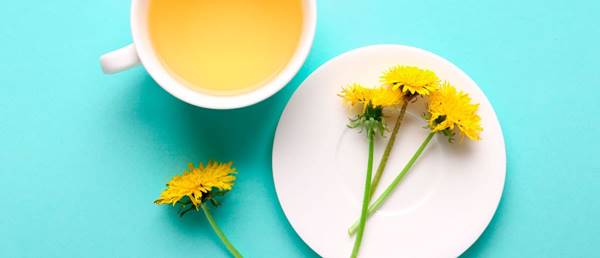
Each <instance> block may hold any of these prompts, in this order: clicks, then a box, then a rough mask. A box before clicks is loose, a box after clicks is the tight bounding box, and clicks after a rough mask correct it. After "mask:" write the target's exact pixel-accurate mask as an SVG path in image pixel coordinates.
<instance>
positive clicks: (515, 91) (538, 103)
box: [0, 0, 600, 257]
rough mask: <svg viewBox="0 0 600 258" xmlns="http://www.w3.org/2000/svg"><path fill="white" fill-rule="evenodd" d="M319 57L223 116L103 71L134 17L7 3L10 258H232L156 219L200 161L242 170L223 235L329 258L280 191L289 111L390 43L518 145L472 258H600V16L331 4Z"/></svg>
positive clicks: (563, 10)
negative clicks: (327, 74) (276, 174)
mask: <svg viewBox="0 0 600 258" xmlns="http://www.w3.org/2000/svg"><path fill="white" fill-rule="evenodd" d="M318 8H319V16H318V17H319V21H318V26H317V34H316V37H315V41H314V46H313V49H312V52H311V54H310V56H309V57H308V59H307V60H306V63H305V65H304V66H303V68H302V69H301V71H300V72H299V74H298V75H297V76H296V77H295V78H294V80H293V81H292V82H291V83H290V84H289V85H288V86H287V87H286V88H285V89H283V90H282V91H281V92H279V93H278V94H276V95H275V96H273V97H272V98H270V99H268V100H266V101H264V102H262V103H260V104H258V105H255V106H252V107H248V108H245V109H240V110H230V111H213V110H205V109H201V108H197V107H194V106H190V105H188V104H185V103H183V102H181V101H178V100H177V99H175V98H174V97H172V96H170V95H168V94H167V93H166V92H165V91H163V90H162V89H161V88H160V87H158V86H157V85H156V84H155V83H154V82H153V81H152V79H151V78H150V77H149V76H148V75H147V73H146V72H145V71H144V70H143V69H142V68H139V67H138V68H135V69H133V70H131V71H128V72H124V73H121V74H118V75H114V76H105V75H103V74H102V73H101V72H100V67H99V65H98V57H99V56H100V55H101V54H102V53H104V52H106V51H109V50H112V49H114V48H117V47H120V46H123V45H125V44H127V43H129V42H130V41H131V36H130V32H129V17H128V14H129V1H123V0H102V1H66V0H56V1H3V2H2V3H1V7H0V196H1V199H2V200H1V204H2V205H1V209H2V212H1V213H0V257H227V255H226V251H225V249H224V248H223V247H222V245H221V244H220V243H219V242H218V239H217V238H216V237H215V236H214V234H213V232H212V231H211V230H210V228H209V226H208V223H207V222H206V221H205V219H204V218H203V217H202V216H201V214H193V215H191V216H188V215H186V216H185V217H184V218H181V219H180V218H178V217H177V215H176V214H175V209H172V208H169V207H156V206H155V205H154V204H153V203H152V201H153V200H154V199H155V197H157V196H158V194H159V193H160V191H161V190H162V189H163V186H164V183H165V182H167V181H168V180H169V179H170V178H171V177H172V176H173V175H174V174H176V173H179V172H181V171H182V169H183V168H184V167H185V166H186V163H187V162H189V161H195V162H197V161H206V160H208V159H220V160H233V161H235V165H236V166H237V168H238V169H239V171H240V174H239V180H238V182H237V187H236V188H235V190H234V191H233V192H231V193H230V194H229V195H228V196H226V198H224V205H223V206H222V207H220V208H219V209H218V210H216V211H215V212H214V213H215V217H216V219H217V222H218V223H219V224H220V225H221V226H222V228H223V229H224V231H225V232H227V234H228V235H229V237H230V239H231V240H232V241H233V242H234V243H235V244H236V245H237V247H238V248H239V249H240V250H241V251H242V253H244V254H245V255H247V256H248V257H316V256H317V255H316V254H315V253H314V252H312V251H311V249H310V248H309V247H307V246H306V245H305V244H304V243H303V242H302V241H301V240H300V238H299V237H298V236H297V235H296V234H295V233H294V231H293V229H292V228H291V227H290V225H289V223H288V222H287V220H286V218H285V217H284V215H283V212H282V210H281V208H280V206H279V204H278V201H277V198H276V194H275V190H274V187H273V180H272V176H271V165H270V164H271V145H272V142H273V133H274V130H275V127H276V124H277V121H278V119H279V115H280V113H281V111H282V110H283V108H284V106H285V104H286V102H287V100H288V99H289V97H290V96H291V94H292V93H293V92H294V90H295V89H296V88H297V87H298V85H299V84H300V83H301V82H302V80H303V79H304V78H306V76H307V75H308V74H310V73H311V72H312V71H314V70H315V69H316V68H317V67H318V66H319V65H321V64H323V63H324V62H326V61H327V60H329V59H330V58H332V57H334V56H336V55H339V54H341V53H343V52H345V51H348V50H351V49H354V48H357V47H361V46H366V45H370V44H377V43H398V44H406V45H413V46H417V47H420V48H424V49H427V50H430V51H432V52H434V53H437V54H439V55H441V56H444V57H446V58H447V59H449V60H451V61H452V62H454V63H455V64H456V65H458V66H459V67H461V68H462V69H463V70H464V71H466V72H467V73H468V74H469V75H470V76H471V77H472V78H473V79H474V80H475V81H477V82H478V83H479V85H480V86H481V87H482V89H483V90H484V91H485V93H486V95H487V96H488V98H489V99H490V101H491V102H492V104H493V105H494V108H495V109H496V112H497V114H498V117H499V119H500V121H501V124H502V128H503V130H504V137H505V140H506V147H507V158H508V161H507V162H508V164H507V178H506V185H505V192H504V196H503V199H502V202H501V204H500V206H499V208H498V212H497V213H496V215H495V217H494V220H493V221H492V223H491V224H490V226H489V227H488V228H487V230H486V231H485V233H484V234H483V235H482V237H481V238H480V239H479V240H478V241H477V242H476V243H475V244H474V245H473V246H472V247H471V248H470V249H469V250H468V251H467V252H466V254H465V255H464V256H465V257H593V256H596V257H597V256H598V255H599V254H598V253H597V251H596V250H598V249H597V248H598V247H597V244H598V243H599V242H600V226H599V225H600V224H599V222H598V221H597V219H598V218H600V205H599V201H598V197H599V196H600V165H599V164H600V163H599V162H598V157H597V155H598V153H599V152H598V144H599V141H598V140H597V139H598V134H599V133H600V130H599V129H598V127H599V126H600V118H599V114H600V104H599V98H600V71H599V68H600V50H599V46H600V26H598V24H599V22H600V17H599V16H598V12H599V11H600V2H598V1H592V0H590V1H583V0H577V1H566V0H559V1H543V0H535V1H518V0H505V1H476V0H461V1H458V0H455V1H432V0H419V1H406V0H405V1H393V0H389V1H333V0H329V1H325V0H322V1H319V3H318Z"/></svg>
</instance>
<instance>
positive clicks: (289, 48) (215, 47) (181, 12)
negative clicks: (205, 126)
mask: <svg viewBox="0 0 600 258" xmlns="http://www.w3.org/2000/svg"><path fill="white" fill-rule="evenodd" d="M148 15H149V16H148V30H149V35H150V41H151V42H152V46H153V48H154V51H155V53H156V54H157V56H158V58H159V59H160V61H161V62H162V65H163V66H164V67H165V68H166V69H167V70H168V71H169V72H170V73H171V74H172V75H174V77H176V78H178V80H180V81H182V82H183V84H185V85H187V86H188V87H190V88H192V89H194V90H198V91H203V92H209V93H212V94H218V95H231V94H238V93H243V92H247V91H250V90H253V89H255V88H257V87H260V86H261V85H263V84H264V83H266V82H268V81H269V80H271V79H272V78H273V77H274V76H275V75H277V74H278V73H279V72H281V71H282V70H283V69H284V67H285V66H286V65H287V63H288V62H289V61H290V59H291V58H292V56H293V55H294V53H295V51H296V48H297V47H298V44H299V41H300V36H301V34H302V23H303V7H302V0H152V1H150V6H149V13H148Z"/></svg>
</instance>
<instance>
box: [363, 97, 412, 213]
mask: <svg viewBox="0 0 600 258" xmlns="http://www.w3.org/2000/svg"><path fill="white" fill-rule="evenodd" d="M408 102H409V99H408V98H405V100H404V103H403V104H402V108H401V109H400V114H398V118H396V123H395V124H394V129H393V130H392V134H391V135H390V139H389V140H388V143H387V145H386V146H385V150H384V151H383V155H382V156H381V160H380V161H379V166H378V167H377V170H376V171H375V175H374V176H373V182H372V183H371V191H370V192H369V201H371V199H372V197H373V195H374V194H375V191H376V190H377V186H378V185H379V180H381V176H382V175H383V171H385V166H386V165H387V161H388V158H389V157H390V153H391V152H392V147H393V146H394V142H396V135H397V134H398V129H400V126H401V125H402V120H403V119H404V115H405V114H406V107H407V106H408Z"/></svg>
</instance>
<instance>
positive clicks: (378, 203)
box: [348, 132, 435, 235]
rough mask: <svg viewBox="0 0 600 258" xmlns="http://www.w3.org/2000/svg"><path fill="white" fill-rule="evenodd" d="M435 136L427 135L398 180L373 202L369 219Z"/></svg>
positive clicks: (368, 215) (350, 232)
mask: <svg viewBox="0 0 600 258" xmlns="http://www.w3.org/2000/svg"><path fill="white" fill-rule="evenodd" d="M434 135H435V132H431V133H429V135H427V138H425V140H424V141H423V143H421V146H419V148H418V149H417V151H416V152H415V154H413V156H412V158H410V160H409V161H408V163H406V165H405V166H404V168H403V169H402V171H400V173H399V174H398V175H397V176H396V178H394V181H392V183H391V184H390V185H389V186H388V187H387V188H386V189H385V191H383V193H382V194H381V195H380V196H379V197H378V198H377V200H375V202H373V204H371V205H370V206H369V209H368V213H367V217H370V216H371V215H373V213H375V211H377V209H379V207H381V205H382V204H383V202H384V201H385V200H386V199H387V198H388V197H389V195H390V194H391V193H392V192H393V191H394V190H395V189H396V187H397V186H398V184H399V183H400V181H402V178H404V175H406V173H407V172H408V171H409V170H410V168H411V167H412V166H413V165H414V164H415V161H417V159H418V158H419V156H421V153H423V150H424V149H425V147H427V145H428V144H429V142H430V141H431V139H432V138H433V136H434ZM362 220H363V217H362V216H361V218H360V224H363V221H362ZM360 224H359V221H356V222H355V223H354V224H353V225H352V226H351V227H350V228H349V229H348V234H349V235H353V234H354V233H355V232H356V230H357V228H358V229H359V230H360ZM359 232H360V231H359Z"/></svg>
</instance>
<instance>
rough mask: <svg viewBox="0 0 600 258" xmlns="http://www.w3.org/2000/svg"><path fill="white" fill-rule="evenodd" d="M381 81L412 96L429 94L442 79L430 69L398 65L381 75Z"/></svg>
mask: <svg viewBox="0 0 600 258" xmlns="http://www.w3.org/2000/svg"><path fill="white" fill-rule="evenodd" d="M380 80H381V83H382V84H383V85H386V86H389V87H391V88H392V89H394V90H398V89H399V90H400V91H401V92H402V93H404V94H406V95H409V96H412V95H421V96H427V95H429V94H430V93H431V92H433V91H435V90H436V89H437V87H438V86H439V83H440V79H439V78H438V77H437V75H436V74H435V73H434V72H433V71H430V70H426V69H421V68H418V67H414V66H404V65H397V66H394V67H392V68H390V69H388V70H387V71H385V72H384V73H383V75H381V78H380Z"/></svg>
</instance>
